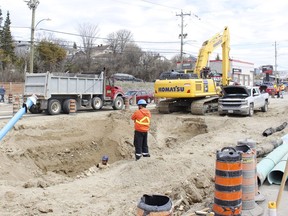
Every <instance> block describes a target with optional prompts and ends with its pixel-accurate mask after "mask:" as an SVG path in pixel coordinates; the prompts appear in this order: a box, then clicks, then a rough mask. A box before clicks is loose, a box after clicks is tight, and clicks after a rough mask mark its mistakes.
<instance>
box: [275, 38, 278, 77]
mask: <svg viewBox="0 0 288 216" xmlns="http://www.w3.org/2000/svg"><path fill="white" fill-rule="evenodd" d="M276 75H278V73H277V43H276V41H275V76H276Z"/></svg>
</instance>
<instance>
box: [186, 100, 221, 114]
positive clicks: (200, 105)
mask: <svg viewBox="0 0 288 216" xmlns="http://www.w3.org/2000/svg"><path fill="white" fill-rule="evenodd" d="M218 98H219V97H217V96H215V97H209V98H204V99H199V100H194V101H193V102H192V103H191V109H190V111H191V113H192V114H194V115H205V113H208V112H215V111H217V110H218Z"/></svg>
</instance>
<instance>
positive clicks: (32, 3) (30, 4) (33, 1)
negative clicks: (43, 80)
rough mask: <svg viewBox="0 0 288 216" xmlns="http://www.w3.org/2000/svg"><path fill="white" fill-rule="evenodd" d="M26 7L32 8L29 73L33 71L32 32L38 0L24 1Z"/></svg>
mask: <svg viewBox="0 0 288 216" xmlns="http://www.w3.org/2000/svg"><path fill="white" fill-rule="evenodd" d="M26 2H27V5H28V7H29V8H30V9H31V10H32V21H31V46H30V68H29V69H30V70H29V71H30V73H33V66H34V32H35V10H36V8H37V6H38V5H39V1H38V0H30V1H26Z"/></svg>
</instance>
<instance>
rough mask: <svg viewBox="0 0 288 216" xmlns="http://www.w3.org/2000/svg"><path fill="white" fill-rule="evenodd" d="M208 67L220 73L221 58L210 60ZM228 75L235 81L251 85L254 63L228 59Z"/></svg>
mask: <svg viewBox="0 0 288 216" xmlns="http://www.w3.org/2000/svg"><path fill="white" fill-rule="evenodd" d="M209 67H210V69H211V71H212V72H216V73H220V74H222V60H210V61H209ZM228 76H229V77H231V78H232V80H233V81H234V82H236V83H239V84H241V85H247V86H253V82H254V63H250V62H244V61H239V60H234V59H230V70H229V73H228Z"/></svg>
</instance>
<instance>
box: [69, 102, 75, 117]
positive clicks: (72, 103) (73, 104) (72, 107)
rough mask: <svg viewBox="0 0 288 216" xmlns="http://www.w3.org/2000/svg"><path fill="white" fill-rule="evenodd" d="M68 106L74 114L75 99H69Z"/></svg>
mask: <svg viewBox="0 0 288 216" xmlns="http://www.w3.org/2000/svg"><path fill="white" fill-rule="evenodd" d="M69 108H70V113H71V114H75V113H76V101H75V100H74V99H71V100H70V105H69Z"/></svg>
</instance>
